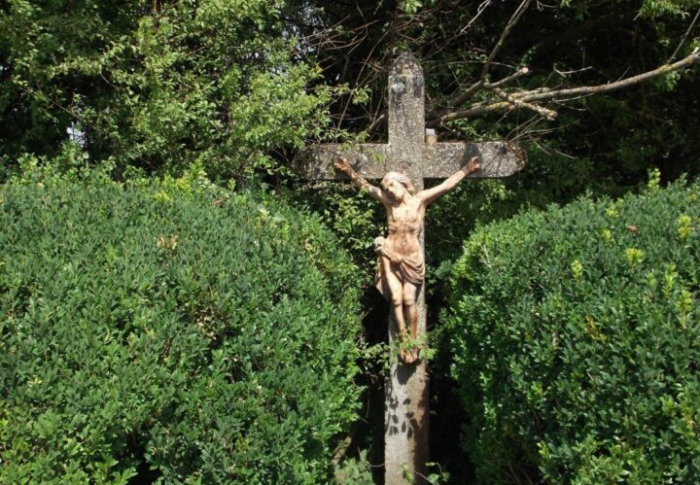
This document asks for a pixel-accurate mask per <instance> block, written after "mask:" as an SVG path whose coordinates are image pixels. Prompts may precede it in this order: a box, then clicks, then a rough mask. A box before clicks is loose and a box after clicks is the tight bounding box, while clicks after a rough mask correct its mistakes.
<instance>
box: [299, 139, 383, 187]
mask: <svg viewBox="0 0 700 485" xmlns="http://www.w3.org/2000/svg"><path fill="white" fill-rule="evenodd" d="M388 154H389V145H387V144H385V143H367V144H364V145H358V146H356V147H354V148H348V147H347V146H346V145H338V144H331V143H329V144H327V145H314V146H312V147H309V148H308V149H306V150H304V152H303V153H302V154H301V155H300V156H299V157H298V158H297V159H296V160H295V162H296V163H295V168H296V170H297V172H299V173H300V174H301V175H302V176H304V177H306V178H308V179H312V180H334V179H338V178H342V177H343V175H340V176H339V175H338V173H337V172H336V171H335V170H333V162H335V161H336V160H337V159H338V157H345V158H347V159H348V160H350V162H351V165H352V167H353V168H354V169H355V171H357V172H358V173H359V174H360V175H362V176H363V177H364V178H368V179H380V178H382V177H383V176H384V174H385V173H386V172H387V169H386V159H387V156H388Z"/></svg>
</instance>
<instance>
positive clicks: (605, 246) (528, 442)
mask: <svg viewBox="0 0 700 485" xmlns="http://www.w3.org/2000/svg"><path fill="white" fill-rule="evenodd" d="M699 194H700V185H699V184H695V185H691V186H686V185H684V184H683V183H677V184H675V185H672V186H670V187H668V188H666V189H663V190H661V189H658V188H656V187H653V186H652V187H650V188H649V189H648V190H647V191H646V192H645V193H644V194H642V195H637V196H628V197H626V198H624V199H621V200H619V201H616V202H611V201H609V200H604V201H599V202H595V201H593V200H591V199H589V198H584V199H581V200H578V201H576V202H575V203H572V204H571V205H569V206H567V207H564V208H556V207H552V208H550V209H549V210H547V211H546V212H531V213H527V214H524V215H521V216H519V217H516V218H514V219H512V220H510V221H506V222H502V223H499V224H496V225H492V226H489V227H486V228H483V229H481V230H480V231H478V232H477V233H476V234H474V236H473V237H471V238H470V239H469V240H468V241H467V242H466V244H465V247H464V254H463V256H462V258H461V260H460V261H459V262H458V264H457V265H456V266H455V269H454V274H453V277H454V279H453V284H454V295H455V296H454V298H453V300H452V305H451V306H452V310H451V312H452V313H451V316H450V317H449V322H448V325H447V332H448V335H449V338H450V339H451V346H452V347H451V351H452V354H453V355H454V360H453V367H452V369H453V377H454V378H455V379H456V381H457V382H458V388H459V391H458V392H459V396H460V399H461V402H462V403H463V405H464V406H465V408H466V410H467V412H468V413H469V414H470V416H471V422H470V423H469V425H468V427H467V431H466V433H465V438H464V441H463V446H464V448H465V450H466V451H467V452H468V453H469V454H470V456H471V458H472V460H473V461H474V463H475V464H476V466H477V470H478V474H479V476H480V478H481V479H482V480H484V483H494V484H505V483H538V481H539V480H543V481H544V483H549V484H552V485H555V484H556V485H568V484H572V485H600V484H614V483H624V484H635V485H636V484H640V485H641V484H644V485H652V484H653V485H659V484H662V483H668V484H671V483H674V484H675V483H678V484H694V483H698V482H700V368H699V366H700V311H699V310H698V289H699V285H700V227H699V226H700V220H698V217H699V216H700V200H699V199H700V195H699ZM529 480H532V481H529Z"/></svg>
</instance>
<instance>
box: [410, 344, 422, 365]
mask: <svg viewBox="0 0 700 485" xmlns="http://www.w3.org/2000/svg"><path fill="white" fill-rule="evenodd" d="M411 356H412V357H413V362H416V361H417V360H418V359H420V347H413V352H412V354H411Z"/></svg>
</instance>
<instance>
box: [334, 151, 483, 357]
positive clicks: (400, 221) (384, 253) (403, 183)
mask: <svg viewBox="0 0 700 485" xmlns="http://www.w3.org/2000/svg"><path fill="white" fill-rule="evenodd" d="M334 167H335V169H336V170H337V171H339V172H341V173H344V174H345V175H347V176H348V177H350V180H351V181H352V182H353V184H355V185H356V186H357V187H358V188H360V189H362V190H366V191H367V193H368V194H369V195H370V197H372V198H373V199H375V200H378V201H379V202H381V203H382V204H383V205H384V208H385V209H386V215H387V225H388V227H389V233H388V234H387V237H386V238H384V237H378V238H377V239H375V240H374V245H375V247H374V249H375V251H376V253H377V256H378V264H377V275H376V279H375V283H376V285H377V289H378V290H379V291H380V292H381V293H382V295H383V296H384V298H386V300H387V301H389V303H390V304H391V311H392V313H393V316H394V320H395V321H396V325H397V327H398V334H399V341H400V342H401V343H402V345H401V346H400V347H401V348H400V351H399V357H400V358H401V360H402V361H403V362H404V363H406V364H411V363H413V362H415V361H416V360H418V357H419V355H418V354H419V352H420V349H419V348H418V346H417V345H415V346H414V347H413V349H407V348H406V345H403V344H405V343H406V340H407V338H406V337H407V330H406V326H407V324H409V325H410V328H411V333H410V335H411V338H412V340H413V341H414V342H416V339H417V337H418V335H417V333H418V309H417V307H416V300H417V298H418V295H419V293H420V290H421V287H422V286H423V280H424V279H425V264H424V257H423V250H422V248H421V245H420V240H419V237H420V233H421V231H422V230H423V219H424V216H425V209H426V207H427V206H428V205H429V204H430V203H431V202H433V201H435V200H436V199H437V198H438V197H440V196H441V195H444V194H446V193H447V192H449V191H450V190H452V189H454V188H455V187H456V186H457V184H459V183H460V182H461V181H462V180H463V179H464V178H465V177H468V176H469V175H471V174H473V173H474V172H476V171H477V170H479V168H480V167H481V164H480V163H479V159H478V158H477V157H473V158H472V159H471V160H469V162H468V163H467V164H466V165H465V166H464V167H462V168H461V169H460V170H458V171H457V172H456V173H455V174H453V175H452V176H450V177H449V178H447V179H445V180H444V181H443V182H442V183H441V184H439V185H436V186H435V187H432V188H430V189H425V190H421V191H420V192H416V189H415V188H414V187H413V184H412V183H411V181H410V179H409V178H408V176H406V175H405V174H403V173H399V172H389V173H387V174H386V175H385V176H384V178H383V179H382V183H381V188H380V187H375V186H374V185H372V184H370V183H369V182H367V180H365V179H364V178H362V176H360V174H358V173H357V172H355V170H354V169H353V168H352V166H351V165H350V164H349V163H348V161H347V160H346V159H344V158H342V157H341V158H339V159H338V160H337V161H336V162H335V164H334Z"/></svg>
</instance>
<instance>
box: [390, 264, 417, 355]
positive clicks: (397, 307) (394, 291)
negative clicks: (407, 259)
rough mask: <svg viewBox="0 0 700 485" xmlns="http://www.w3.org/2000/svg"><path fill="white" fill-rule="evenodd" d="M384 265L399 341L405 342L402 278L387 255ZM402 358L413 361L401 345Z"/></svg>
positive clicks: (409, 353) (400, 353)
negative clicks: (400, 278)
mask: <svg viewBox="0 0 700 485" xmlns="http://www.w3.org/2000/svg"><path fill="white" fill-rule="evenodd" d="M382 266H383V270H384V271H383V273H384V277H385V278H386V282H387V286H388V287H389V293H390V296H389V304H390V305H391V312H392V315H393V316H394V321H395V322H396V329H397V332H398V334H399V342H400V343H401V344H403V343H404V342H405V341H406V321H405V319H404V314H403V285H402V284H401V280H399V278H398V276H396V273H394V272H393V271H392V269H391V262H390V261H389V258H387V257H386V256H382ZM399 356H400V357H401V360H402V361H404V362H405V363H407V364H410V363H412V362H413V357H412V353H411V352H409V351H408V350H407V349H405V348H403V345H402V346H401V350H400V352H399Z"/></svg>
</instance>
